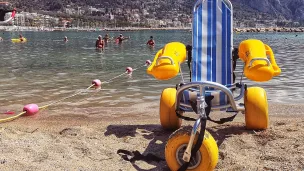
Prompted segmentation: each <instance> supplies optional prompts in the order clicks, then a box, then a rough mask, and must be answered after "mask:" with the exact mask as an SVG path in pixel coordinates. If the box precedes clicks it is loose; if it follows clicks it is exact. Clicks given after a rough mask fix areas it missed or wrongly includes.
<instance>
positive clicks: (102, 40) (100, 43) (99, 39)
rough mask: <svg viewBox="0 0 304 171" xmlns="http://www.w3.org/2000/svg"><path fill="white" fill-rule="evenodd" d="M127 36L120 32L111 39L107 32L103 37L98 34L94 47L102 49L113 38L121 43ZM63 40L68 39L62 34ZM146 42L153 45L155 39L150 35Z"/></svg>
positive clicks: (66, 40)
mask: <svg viewBox="0 0 304 171" xmlns="http://www.w3.org/2000/svg"><path fill="white" fill-rule="evenodd" d="M129 38H130V37H124V36H123V35H122V34H120V35H119V36H118V37H117V38H116V39H113V37H110V36H109V34H106V35H105V36H104V37H102V36H101V35H99V36H98V37H97V40H96V42H95V47H96V49H103V48H104V46H105V44H106V43H108V42H109V41H111V40H115V41H116V43H122V42H123V41H124V40H127V39H129ZM63 41H64V42H68V41H69V40H68V38H67V36H64V39H63ZM146 44H147V45H149V46H154V45H155V41H154V39H153V36H150V39H149V40H148V42H147V43H146Z"/></svg>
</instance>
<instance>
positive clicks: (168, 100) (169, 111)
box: [159, 88, 182, 130]
mask: <svg viewBox="0 0 304 171" xmlns="http://www.w3.org/2000/svg"><path fill="white" fill-rule="evenodd" d="M175 102H176V89H175V88H166V89H164V90H163V92H162V94H161V97H160V107H159V115H160V123H161V125H162V127H163V128H164V129H169V130H176V129H178V128H180V127H181V125H182V120H181V119H180V118H178V117H177V116H176V113H175Z"/></svg>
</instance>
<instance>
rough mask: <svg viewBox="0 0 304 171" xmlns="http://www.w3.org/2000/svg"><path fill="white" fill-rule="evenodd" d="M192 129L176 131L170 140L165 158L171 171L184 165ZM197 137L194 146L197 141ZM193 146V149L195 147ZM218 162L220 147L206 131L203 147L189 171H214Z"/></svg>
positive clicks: (193, 159) (192, 161)
mask: <svg viewBox="0 0 304 171" xmlns="http://www.w3.org/2000/svg"><path fill="white" fill-rule="evenodd" d="M191 130H192V127H190V126H188V127H183V128H181V129H179V130H177V131H175V132H174V133H173V134H172V135H171V136H170V138H169V140H168V142H167V145H166V149H165V156H166V161H167V165H168V166H169V168H170V170H172V171H176V170H178V169H179V168H180V166H181V165H182V164H183V163H184V160H183V155H184V152H185V150H186V148H187V145H188V142H189V140H190V136H191ZM197 137H198V134H197V135H196V137H195V140H194V144H195V143H196V141H197ZM194 144H193V147H194ZM217 161H218V147H217V144H216V142H215V140H214V138H213V137H212V135H211V134H210V133H209V132H207V131H205V136H204V141H203V143H202V146H201V147H200V149H199V150H198V151H197V153H196V155H195V156H193V158H192V160H191V161H190V164H189V167H188V169H187V170H188V171H212V170H214V168H215V166H216V164H217Z"/></svg>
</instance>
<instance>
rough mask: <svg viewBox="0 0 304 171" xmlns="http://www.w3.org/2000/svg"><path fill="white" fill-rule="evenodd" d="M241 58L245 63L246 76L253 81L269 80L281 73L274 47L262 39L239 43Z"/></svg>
mask: <svg viewBox="0 0 304 171" xmlns="http://www.w3.org/2000/svg"><path fill="white" fill-rule="evenodd" d="M267 57H269V59H270V60H269V59H268V58H267ZM239 58H240V59H241V60H242V61H243V62H244V63H245V67H244V74H245V76H246V77H247V78H248V79H250V80H252V81H258V82H263V81H269V80H271V79H272V78H273V77H274V76H278V75H280V73H281V69H280V68H279V67H278V65H277V63H276V60H275V57H274V54H273V51H272V49H271V48H270V47H269V46H268V45H266V44H264V43H263V42H262V41H260V40H256V39H248V40H245V41H242V42H241V44H240V45H239Z"/></svg>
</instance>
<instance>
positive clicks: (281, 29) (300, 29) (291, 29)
mask: <svg viewBox="0 0 304 171" xmlns="http://www.w3.org/2000/svg"><path fill="white" fill-rule="evenodd" d="M139 30H189V31H191V30H192V29H191V28H190V27H162V28H146V27H116V28H82V27H79V28H76V27H75V28H64V27H54V28H48V27H25V26H0V31H139ZM233 31H234V32H304V27H265V28H254V27H251V28H250V27H246V28H234V29H233Z"/></svg>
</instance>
